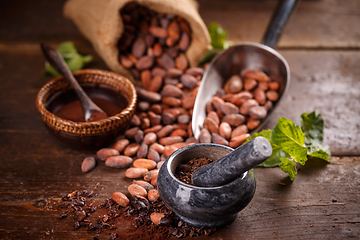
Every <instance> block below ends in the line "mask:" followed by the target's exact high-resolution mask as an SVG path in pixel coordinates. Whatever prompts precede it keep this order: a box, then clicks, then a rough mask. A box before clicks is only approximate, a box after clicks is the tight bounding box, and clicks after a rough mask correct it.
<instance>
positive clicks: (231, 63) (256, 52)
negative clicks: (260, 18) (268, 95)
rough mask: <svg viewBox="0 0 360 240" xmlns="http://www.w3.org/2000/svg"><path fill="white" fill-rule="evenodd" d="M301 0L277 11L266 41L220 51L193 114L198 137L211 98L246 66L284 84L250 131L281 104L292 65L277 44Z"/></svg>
mask: <svg viewBox="0 0 360 240" xmlns="http://www.w3.org/2000/svg"><path fill="white" fill-rule="evenodd" d="M297 2H298V0H283V1H282V2H281V3H280V5H279V7H278V9H277V11H276V13H275V14H274V16H273V18H272V20H271V22H270V24H269V26H268V29H267V32H266V33H265V35H264V39H263V41H262V44H259V43H241V44H236V45H234V46H232V47H229V48H228V49H226V50H224V51H222V52H220V53H219V54H218V55H217V56H216V57H215V58H214V59H213V60H212V61H211V62H210V65H209V67H208V68H207V70H206V71H205V73H204V76H203V78H202V80H201V84H200V86H199V90H198V94H197V96H196V99H195V105H194V109H193V115H192V130H193V133H194V136H195V138H197V139H198V138H199V135H200V130H201V128H202V124H203V122H204V119H205V118H206V110H205V109H206V103H207V102H208V101H210V100H211V98H212V97H213V96H214V95H215V93H216V91H217V90H218V89H220V88H222V87H223V85H224V83H225V81H226V80H227V79H229V78H230V77H231V76H232V75H234V74H238V75H240V73H241V71H242V70H244V69H256V70H261V71H264V72H265V73H267V74H268V75H269V76H270V77H271V78H273V79H278V81H279V84H280V91H279V99H278V100H277V101H276V102H275V103H274V106H273V109H272V110H270V111H269V112H268V114H267V116H266V118H265V119H263V120H262V123H261V124H260V125H259V126H258V127H257V128H256V129H254V130H252V131H251V132H250V133H254V132H257V131H258V130H260V129H261V127H262V126H263V125H264V124H265V122H266V120H267V119H269V117H270V115H271V113H272V112H273V111H274V109H275V108H276V107H277V106H278V104H279V102H280V100H281V99H282V97H283V96H284V94H285V92H286V90H287V89H288V87H289V83H290V68H289V64H288V63H287V62H286V60H285V58H284V57H282V56H281V55H280V54H279V53H278V52H277V51H275V50H274V49H273V47H274V46H275V45H276V44H277V42H278V40H279V38H280V35H281V33H282V30H283V28H284V26H285V24H286V22H287V20H288V19H289V16H290V14H291V12H292V11H293V9H294V8H295V5H296V3H297Z"/></svg>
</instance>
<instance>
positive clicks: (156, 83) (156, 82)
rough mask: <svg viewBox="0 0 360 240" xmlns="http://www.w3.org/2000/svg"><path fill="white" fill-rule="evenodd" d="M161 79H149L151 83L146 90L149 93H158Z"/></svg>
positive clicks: (161, 82) (159, 77) (161, 84)
mask: <svg viewBox="0 0 360 240" xmlns="http://www.w3.org/2000/svg"><path fill="white" fill-rule="evenodd" d="M163 82H164V81H163V78H162V77H161V76H159V75H157V76H155V77H153V79H151V83H150V86H149V87H148V90H149V91H151V92H158V91H159V90H160V89H161V87H162V86H163Z"/></svg>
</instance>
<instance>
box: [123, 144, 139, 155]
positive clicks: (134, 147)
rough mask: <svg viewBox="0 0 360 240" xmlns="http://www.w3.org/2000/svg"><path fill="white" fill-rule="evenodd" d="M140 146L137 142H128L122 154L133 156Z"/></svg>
mask: <svg viewBox="0 0 360 240" xmlns="http://www.w3.org/2000/svg"><path fill="white" fill-rule="evenodd" d="M139 148H140V144H139V143H130V144H129V145H128V146H127V147H126V148H125V149H124V155H125V156H128V157H132V156H135V154H136V153H137V151H138V150H139Z"/></svg>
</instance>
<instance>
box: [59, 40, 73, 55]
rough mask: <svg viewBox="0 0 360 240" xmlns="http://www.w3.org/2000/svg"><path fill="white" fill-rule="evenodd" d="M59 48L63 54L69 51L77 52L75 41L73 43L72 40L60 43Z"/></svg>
mask: <svg viewBox="0 0 360 240" xmlns="http://www.w3.org/2000/svg"><path fill="white" fill-rule="evenodd" d="M57 50H58V51H59V52H60V54H61V55H64V54H67V53H77V50H76V47H75V45H74V43H72V42H63V43H60V45H59V46H58V48H57Z"/></svg>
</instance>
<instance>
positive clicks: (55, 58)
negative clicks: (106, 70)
mask: <svg viewBox="0 0 360 240" xmlns="http://www.w3.org/2000/svg"><path fill="white" fill-rule="evenodd" d="M40 46H41V50H42V52H43V54H44V56H45V58H46V60H47V61H48V62H49V63H50V64H51V65H52V66H53V67H54V68H55V69H56V70H57V71H58V72H59V73H60V74H61V75H63V77H64V78H65V79H67V80H68V81H69V83H70V84H71V86H72V88H73V89H74V90H75V92H76V94H77V95H78V97H79V100H80V102H81V106H82V108H83V111H84V115H85V121H90V119H92V118H94V117H96V116H95V115H96V114H99V113H100V114H101V116H102V115H103V114H105V113H104V112H103V110H102V109H100V108H99V107H98V106H97V105H96V104H95V103H94V102H93V101H92V100H91V99H90V98H89V96H88V95H87V94H86V93H85V92H84V90H83V89H82V88H81V86H80V85H79V83H78V82H77V81H76V79H75V77H74V75H73V74H72V72H71V71H70V69H69V68H68V66H67V65H66V62H65V60H64V58H63V57H62V56H61V54H60V53H59V52H58V51H57V50H56V49H53V48H51V47H50V46H47V45H45V44H43V43H41V44H40ZM101 116H100V117H101ZM105 118H106V114H105Z"/></svg>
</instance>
